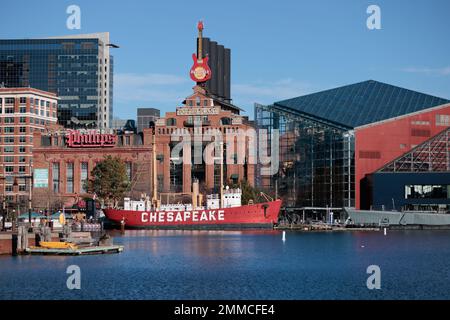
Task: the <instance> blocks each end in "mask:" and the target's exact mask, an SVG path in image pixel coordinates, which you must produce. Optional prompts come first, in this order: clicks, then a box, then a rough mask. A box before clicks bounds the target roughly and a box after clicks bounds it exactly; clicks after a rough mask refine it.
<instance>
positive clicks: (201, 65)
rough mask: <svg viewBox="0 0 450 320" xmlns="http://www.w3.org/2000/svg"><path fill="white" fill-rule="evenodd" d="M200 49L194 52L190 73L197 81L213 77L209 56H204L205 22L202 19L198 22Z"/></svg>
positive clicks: (204, 80)
mask: <svg viewBox="0 0 450 320" xmlns="http://www.w3.org/2000/svg"><path fill="white" fill-rule="evenodd" d="M197 28H198V50H197V54H195V53H194V54H192V59H193V60H194V64H193V66H192V68H191V71H190V73H189V75H190V76H191V79H192V80H193V81H195V82H197V83H202V82H206V81H208V80H209V79H211V69H210V67H209V66H208V59H209V58H208V56H206V57H203V52H202V42H203V40H202V32H203V23H202V22H201V21H200V22H199V23H198V26H197Z"/></svg>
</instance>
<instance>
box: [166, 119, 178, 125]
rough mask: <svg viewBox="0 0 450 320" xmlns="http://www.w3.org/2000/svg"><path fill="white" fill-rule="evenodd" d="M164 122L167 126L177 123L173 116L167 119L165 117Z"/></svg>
mask: <svg viewBox="0 0 450 320" xmlns="http://www.w3.org/2000/svg"><path fill="white" fill-rule="evenodd" d="M166 124H167V125H168V126H176V125H177V119H175V118H169V119H167V121H166Z"/></svg>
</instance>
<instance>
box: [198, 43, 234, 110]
mask: <svg viewBox="0 0 450 320" xmlns="http://www.w3.org/2000/svg"><path fill="white" fill-rule="evenodd" d="M198 43H199V39H197V51H198ZM202 55H203V56H208V57H209V62H208V63H209V67H210V68H211V74H212V75H211V79H210V80H208V81H206V82H205V84H204V86H205V88H206V91H207V92H208V94H209V95H210V96H211V97H214V98H215V99H219V100H223V101H225V102H228V103H229V102H231V89H230V85H231V50H230V49H228V48H225V47H224V46H223V45H221V44H218V43H217V42H216V41H212V40H211V39H209V38H202Z"/></svg>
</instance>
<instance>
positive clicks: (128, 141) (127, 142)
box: [125, 136, 130, 146]
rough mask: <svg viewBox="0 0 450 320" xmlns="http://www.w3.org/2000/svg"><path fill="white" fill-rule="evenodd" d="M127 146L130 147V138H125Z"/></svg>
mask: <svg viewBox="0 0 450 320" xmlns="http://www.w3.org/2000/svg"><path fill="white" fill-rule="evenodd" d="M125 145H127V146H129V145H130V136H125Z"/></svg>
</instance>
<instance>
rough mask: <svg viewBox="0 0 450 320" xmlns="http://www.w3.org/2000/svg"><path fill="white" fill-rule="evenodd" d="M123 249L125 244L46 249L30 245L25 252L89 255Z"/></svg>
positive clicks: (118, 251)
mask: <svg viewBox="0 0 450 320" xmlns="http://www.w3.org/2000/svg"><path fill="white" fill-rule="evenodd" d="M122 251H123V246H119V245H111V246H93V247H81V248H76V249H70V248H55V249H46V248H42V247H30V248H26V249H25V252H24V253H25V254H42V255H70V256H77V255H88V254H105V253H120V252H122Z"/></svg>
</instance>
